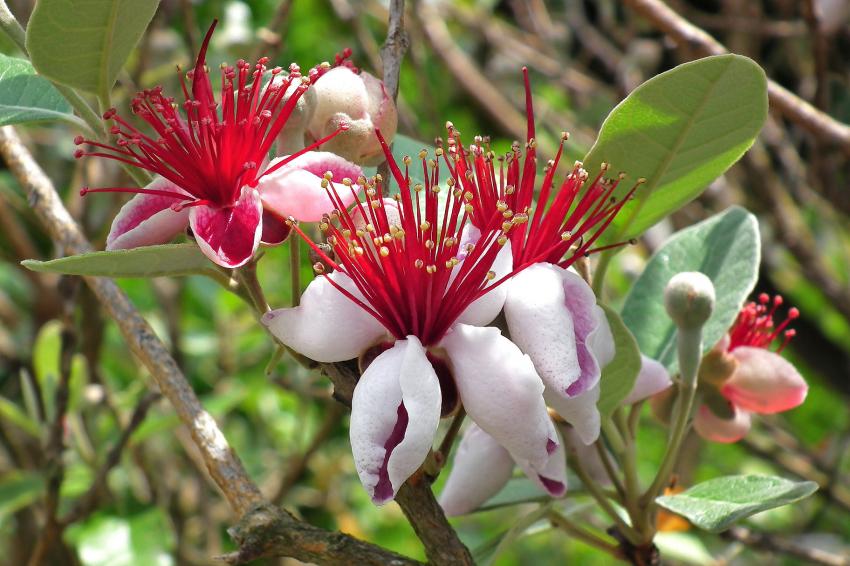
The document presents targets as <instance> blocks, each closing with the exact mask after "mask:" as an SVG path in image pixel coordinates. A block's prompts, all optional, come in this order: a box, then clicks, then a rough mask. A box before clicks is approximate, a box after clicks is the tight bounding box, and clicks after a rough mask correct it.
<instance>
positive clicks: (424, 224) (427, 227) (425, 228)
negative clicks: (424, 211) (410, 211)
mask: <svg viewBox="0 0 850 566" xmlns="http://www.w3.org/2000/svg"><path fill="white" fill-rule="evenodd" d="M419 229H420V230H422V231H423V232H427V231H428V230H430V229H431V223H430V222H428V221H427V220H423V221H422V224H420V225H419Z"/></svg>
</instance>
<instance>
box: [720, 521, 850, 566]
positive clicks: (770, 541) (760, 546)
mask: <svg viewBox="0 0 850 566" xmlns="http://www.w3.org/2000/svg"><path fill="white" fill-rule="evenodd" d="M721 536H722V537H723V538H725V539H728V540H734V541H736V542H740V543H742V544H745V545H747V546H749V547H750V548H754V549H757V550H765V551H767V552H771V553H773V554H786V555H788V556H794V557H796V558H801V559H803V560H805V561H806V564H822V565H824V566H848V565H850V556H847V555H846V554H845V555H843V556H841V555H838V554H833V553H831V552H827V551H825V550H821V549H820V548H813V547H807V546H802V545H800V544H797V543H794V542H792V541H790V540H786V539H783V538H780V537H777V536H774V535H771V534H766V533H756V532H753V531H751V530H750V529H747V528H745V527H732V528H731V529H729V530H728V531H726V532H725V533H723V534H722V535H721Z"/></svg>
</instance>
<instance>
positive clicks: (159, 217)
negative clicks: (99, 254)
mask: <svg viewBox="0 0 850 566" xmlns="http://www.w3.org/2000/svg"><path fill="white" fill-rule="evenodd" d="M145 189H150V190H156V191H172V192H174V193H178V194H183V191H182V190H181V189H180V188H179V187H177V185H175V184H174V183H172V182H170V181H168V180H166V179H162V178H160V179H156V180H155V181H153V182H151V183H150V184H148V185H147V186H146V187H145ZM179 202H182V201H181V200H180V199H176V198H168V197H165V196H160V195H151V194H144V193H140V194H137V195H136V196H134V197H133V198H131V199H130V200H129V201H127V203H126V204H124V206H122V207H121V210H119V211H118V215H117V216H116V217H115V220H113V221H112V228H110V230H109V235H108V236H107V237H106V249H107V250H125V249H130V248H138V247H141V246H153V245H156V244H165V243H168V242H170V241H171V240H172V238H174V237H175V236H177V235H178V234H180V233H182V232H183V231H184V230H185V229H186V225H187V224H189V210H188V209H184V210H182V211H180V212H175V211H174V210H172V209H171V206H172V205H173V204H175V203H179Z"/></svg>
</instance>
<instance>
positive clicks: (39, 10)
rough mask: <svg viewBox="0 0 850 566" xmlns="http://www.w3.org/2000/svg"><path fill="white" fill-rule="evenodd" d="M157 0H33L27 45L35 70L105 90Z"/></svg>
mask: <svg viewBox="0 0 850 566" xmlns="http://www.w3.org/2000/svg"><path fill="white" fill-rule="evenodd" d="M158 5H159V0H85V1H81V2H68V1H67V0H38V2H36V5H35V9H34V10H33V13H32V16H31V17H30V21H29V24H28V26H27V50H28V51H29V54H30V59H31V60H32V64H33V66H34V67H35V68H36V69H37V70H38V72H39V73H41V74H42V75H44V76H45V77H47V78H49V79H51V80H54V81H56V82H58V83H62V84H66V85H68V86H71V87H74V88H79V89H81V90H85V91H87V92H91V93H94V94H97V95H101V96H102V95H105V94H106V93H108V92H109V89H111V88H112V85H113V84H115V79H116V78H117V77H118V73H119V72H120V71H121V68H122V67H123V66H124V62H125V61H126V60H127V57H128V56H129V55H130V52H131V51H132V50H133V48H134V47H135V46H136V43H138V41H139V38H141V37H142V34H143V33H144V31H145V29H146V28H147V26H148V24H149V23H150V21H151V18H153V15H154V13H155V12H156V8H157V6H158Z"/></svg>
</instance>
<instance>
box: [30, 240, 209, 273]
mask: <svg viewBox="0 0 850 566" xmlns="http://www.w3.org/2000/svg"><path fill="white" fill-rule="evenodd" d="M21 265H23V266H24V267H26V268H27V269H30V270H32V271H41V272H48V273H63V274H65V275H95V276H102V277H162V276H167V275H172V276H177V275H191V274H196V273H197V274H206V273H209V272H212V271H214V269H213V267H212V263H210V261H209V260H208V259H207V258H206V256H205V255H204V254H203V253H202V252H201V250H200V249H199V248H198V246H196V245H195V244H164V245H161V246H145V247H141V248H133V249H130V250H113V251H106V252H91V253H87V254H80V255H72V256H68V257H62V258H59V259H52V260H50V261H38V260H34V259H28V260H24V261H22V262H21Z"/></svg>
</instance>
